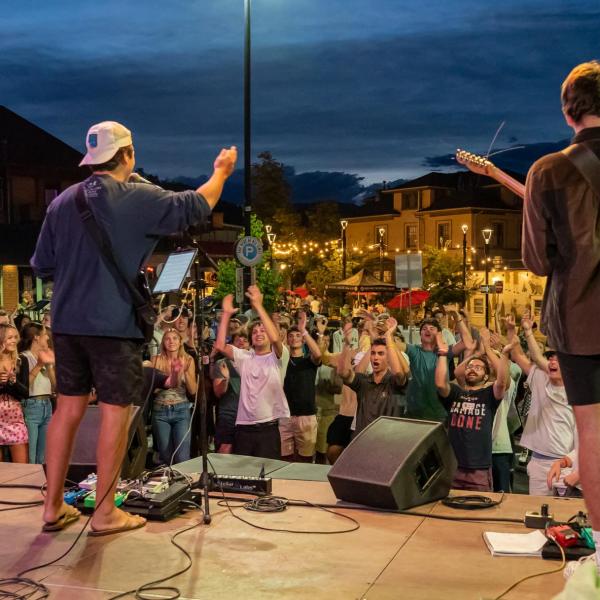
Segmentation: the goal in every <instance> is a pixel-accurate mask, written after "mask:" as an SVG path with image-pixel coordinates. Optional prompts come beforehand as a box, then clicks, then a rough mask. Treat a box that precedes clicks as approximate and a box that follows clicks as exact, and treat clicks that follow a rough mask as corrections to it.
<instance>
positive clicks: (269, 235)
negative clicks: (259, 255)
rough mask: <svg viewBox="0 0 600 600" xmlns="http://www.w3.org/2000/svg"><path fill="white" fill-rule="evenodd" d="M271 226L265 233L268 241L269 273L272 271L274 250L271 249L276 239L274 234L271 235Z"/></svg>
mask: <svg viewBox="0 0 600 600" xmlns="http://www.w3.org/2000/svg"><path fill="white" fill-rule="evenodd" d="M270 228H271V226H270V225H269V231H268V232H267V240H269V250H270V252H271V260H270V264H271V271H272V270H273V252H274V250H275V249H274V248H273V244H275V238H276V237H277V234H276V233H271V231H270Z"/></svg>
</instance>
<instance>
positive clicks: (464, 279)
mask: <svg viewBox="0 0 600 600" xmlns="http://www.w3.org/2000/svg"><path fill="white" fill-rule="evenodd" d="M462 267H463V272H462V288H463V305H464V306H466V305H467V232H466V231H463V264H462Z"/></svg>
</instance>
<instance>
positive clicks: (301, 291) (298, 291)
mask: <svg viewBox="0 0 600 600" xmlns="http://www.w3.org/2000/svg"><path fill="white" fill-rule="evenodd" d="M292 292H293V293H294V294H296V295H297V296H300V298H306V296H308V290H307V289H306V288H305V287H297V288H296V289H295V290H292Z"/></svg>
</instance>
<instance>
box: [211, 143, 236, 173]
mask: <svg viewBox="0 0 600 600" xmlns="http://www.w3.org/2000/svg"><path fill="white" fill-rule="evenodd" d="M236 161H237V148H236V147H235V146H231V147H229V148H223V149H222V150H221V152H219V156H217V158H216V159H215V163H214V165H213V166H214V169H215V171H217V170H218V171H222V172H223V174H224V175H225V177H229V176H230V175H231V174H232V173H233V171H234V169H235V163H236Z"/></svg>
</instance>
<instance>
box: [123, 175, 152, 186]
mask: <svg viewBox="0 0 600 600" xmlns="http://www.w3.org/2000/svg"><path fill="white" fill-rule="evenodd" d="M127 183H147V184H149V185H156V184H155V183H152V182H151V181H149V180H148V179H146V178H145V177H142V176H141V175H140V174H139V173H135V172H133V173H132V174H131V175H130V176H129V179H128V181H127Z"/></svg>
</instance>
